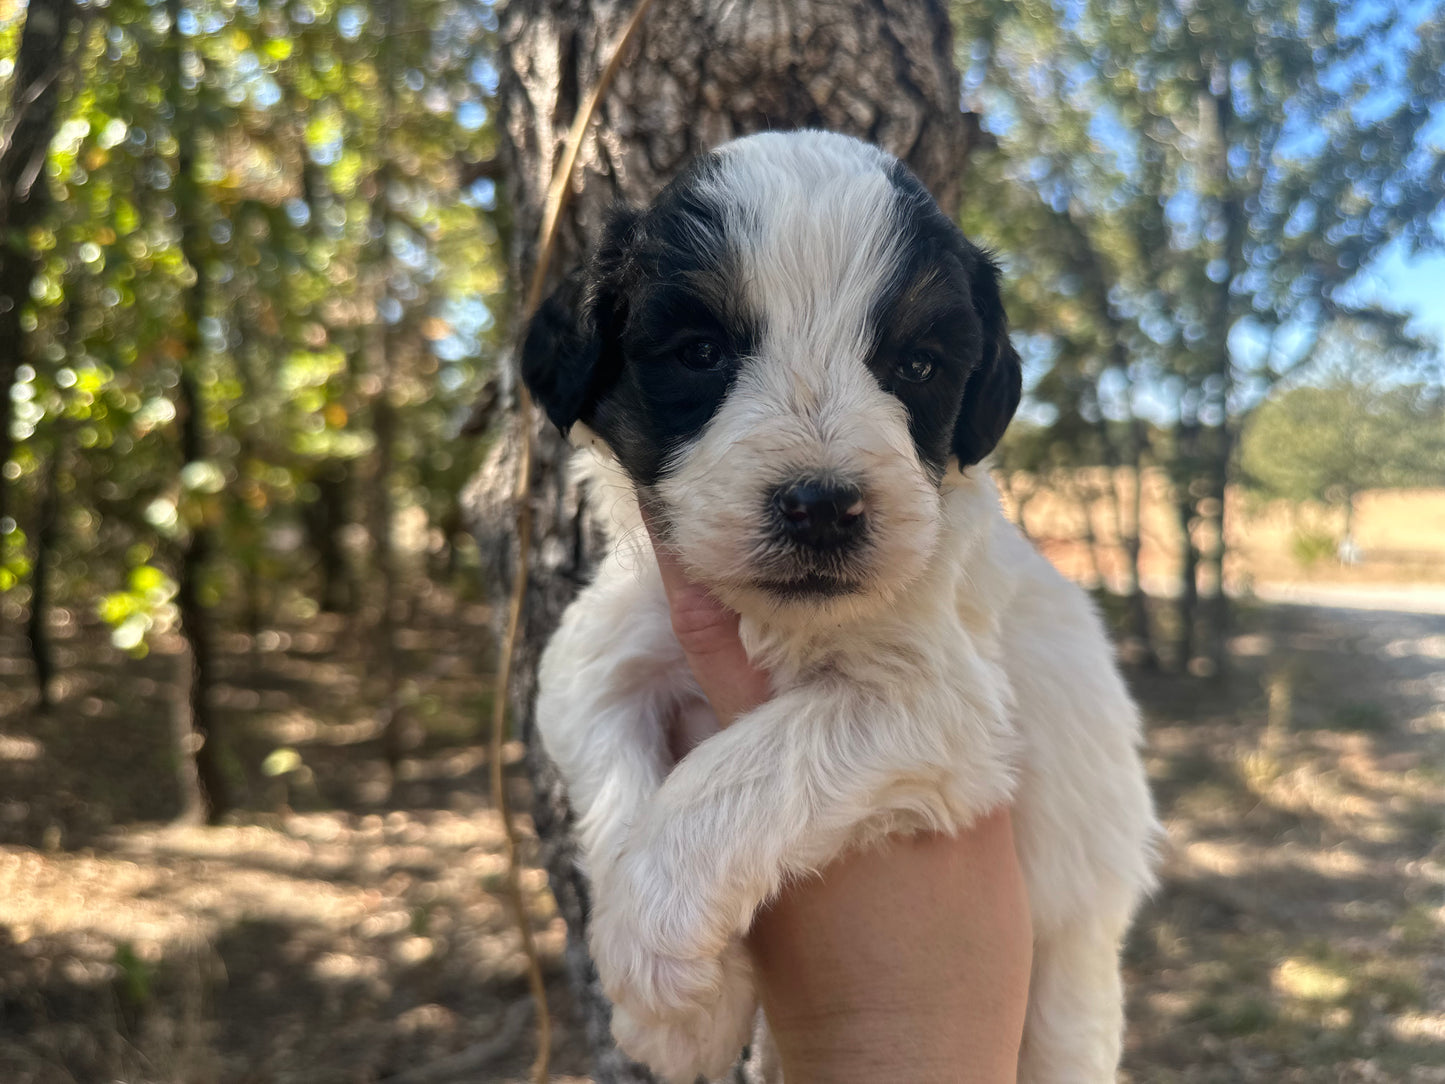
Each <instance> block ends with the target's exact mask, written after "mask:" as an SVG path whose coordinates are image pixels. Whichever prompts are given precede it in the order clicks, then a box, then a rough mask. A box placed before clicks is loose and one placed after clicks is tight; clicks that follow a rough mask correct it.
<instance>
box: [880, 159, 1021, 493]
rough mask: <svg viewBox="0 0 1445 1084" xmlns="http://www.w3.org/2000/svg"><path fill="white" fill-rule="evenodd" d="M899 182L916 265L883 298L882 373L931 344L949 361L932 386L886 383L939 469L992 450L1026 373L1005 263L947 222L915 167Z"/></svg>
mask: <svg viewBox="0 0 1445 1084" xmlns="http://www.w3.org/2000/svg"><path fill="white" fill-rule="evenodd" d="M892 180H893V185H894V187H895V188H896V189H897V190H898V193H899V198H900V200H901V201H902V203H903V207H904V209H905V213H904V221H905V223H906V226H905V229H906V234H907V236H908V238H909V240H908V243H907V245H906V246H905V251H906V252H907V253H908V258H907V259H905V260H904V261H903V263H902V264H901V266H900V267H899V271H898V275H897V277H896V283H897V285H896V287H895V289H894V290H893V291H890V292H889V293H888V294H887V295H885V297H884V298H883V299H882V304H880V306H879V313H878V315H877V316H875V326H876V327H878V328H879V329H880V337H879V344H878V354H879V359H878V360H877V361H875V363H874V371H875V372H880V371H882V370H883V369H884V368H885V367H887V368H890V369H891V367H892V366H895V365H896V364H897V363H898V362H899V361H900V360H902V357H901V354H902V352H903V351H905V350H911V349H915V348H917V347H918V346H923V347H925V348H926V349H928V350H929V352H930V353H932V354H933V355H935V356H936V357H938V358H939V359H940V360H941V361H943V362H944V363H945V364H944V365H943V367H942V370H943V371H941V372H940V373H939V374H938V375H937V376H935V377H934V379H933V380H930V381H929V382H928V383H927V384H923V385H919V386H917V387H916V388H909V387H907V386H904V387H902V388H901V389H900V388H898V387H895V386H894V385H896V384H897V383H898V382H897V381H896V380H894V381H893V382H892V383H891V384H890V383H889V382H888V381H886V380H885V383H884V386H885V387H886V388H888V390H889V391H892V392H893V393H894V394H896V395H898V397H899V398H900V399H902V400H903V402H904V404H905V405H906V406H907V407H908V410H909V418H910V425H911V428H912V432H913V439H914V443H915V444H916V445H917V447H918V452H919V456H920V458H921V459H922V460H923V461H924V462H925V463H928V464H929V465H931V466H933V467H934V468H935V469H936V470H939V471H941V470H942V468H943V465H944V460H945V459H946V458H947V456H948V455H949V454H952V455H953V456H955V457H956V458H957V459H958V464H959V466H961V467H968V466H972V465H973V464H975V463H978V462H979V461H981V460H982V459H983V458H984V456H986V455H988V453H989V452H991V451H993V449H994V447H995V446H996V445H997V444H998V442H999V440H1000V438H1002V437H1003V434H1004V430H1005V429H1007V428H1008V424H1009V422H1010V421H1011V420H1012V419H1013V416H1014V412H1015V411H1017V410H1018V405H1019V398H1020V396H1021V395H1022V391H1023V371H1022V365H1021V363H1020V361H1019V356H1018V352H1017V351H1016V350H1014V347H1013V343H1012V342H1010V340H1009V336H1008V321H1007V318H1006V317H1005V315H1004V310H1003V301H1002V300H1001V299H1000V297H999V274H998V266H997V265H996V264H995V263H994V261H993V259H992V258H991V257H990V256H989V254H988V253H987V252H985V251H984V250H983V249H981V248H979V247H978V246H977V245H975V244H973V243H972V242H971V241H969V240H968V239H967V238H966V237H964V235H963V231H962V230H960V229H959V228H958V226H957V225H956V224H954V223H953V222H952V221H950V220H949V218H948V217H947V216H946V215H944V213H943V212H942V211H940V210H939V208H938V204H936V203H935V202H934V201H933V197H932V196H930V195H929V194H928V192H927V190H926V189H924V187H923V185H922V184H921V183H919V181H918V178H916V177H915V176H914V175H913V174H912V172H910V171H909V169H908V167H907V166H905V165H903V163H901V162H899V163H898V164H897V165H896V166H895V168H894V170H893V175H892Z"/></svg>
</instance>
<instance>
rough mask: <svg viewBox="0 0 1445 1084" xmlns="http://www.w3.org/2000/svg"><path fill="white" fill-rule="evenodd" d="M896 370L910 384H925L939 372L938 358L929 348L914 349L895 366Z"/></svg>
mask: <svg viewBox="0 0 1445 1084" xmlns="http://www.w3.org/2000/svg"><path fill="white" fill-rule="evenodd" d="M894 372H896V373H897V374H898V376H899V377H900V378H902V379H903V380H906V381H908V383H910V384H925V383H927V382H928V381H930V380H932V379H933V374H934V373H936V372H938V358H937V357H936V356H934V355H933V354H930V353H929V352H928V351H927V350H914V351H913V352H912V353H910V354H908V356H907V357H905V358H904V359H903V360H902V361H901V362H899V363H898V365H897V366H895V367H894Z"/></svg>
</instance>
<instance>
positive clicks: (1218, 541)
mask: <svg viewBox="0 0 1445 1084" xmlns="http://www.w3.org/2000/svg"><path fill="white" fill-rule="evenodd" d="M1216 69H1217V70H1216V71H1215V73H1214V82H1215V84H1216V86H1215V89H1214V91H1213V93H1210V94H1208V95H1206V96H1205V97H1204V99H1203V105H1204V108H1203V110H1202V112H1203V115H1204V117H1205V119H1206V121H1208V122H1212V124H1211V125H1210V126H1211V127H1212V132H1211V136H1212V138H1211V147H1210V151H1209V153H1210V155H1211V162H1210V164H1211V167H1212V171H1213V173H1214V177H1213V181H1214V186H1215V189H1216V191H1215V198H1216V199H1217V200H1218V203H1219V215H1220V217H1221V218H1222V219H1223V225H1224V241H1223V243H1224V248H1223V253H1222V255H1223V258H1224V265H1225V268H1226V270H1225V273H1224V275H1223V276H1222V277H1221V279H1220V281H1219V283H1218V285H1217V287H1216V289H1215V291H1214V306H1215V312H1214V320H1213V323H1214V326H1213V328H1212V329H1211V332H1212V333H1211V335H1210V338H1209V342H1210V343H1211V345H1212V351H1211V353H1212V357H1211V362H1212V365H1211V368H1212V370H1213V372H1212V374H1211V375H1213V377H1214V379H1215V381H1216V390H1215V401H1216V403H1217V406H1218V414H1219V423H1218V430H1217V432H1216V434H1215V441H1216V443H1215V446H1214V447H1213V448H1212V449H1211V451H1212V453H1213V454H1212V455H1210V457H1209V461H1208V466H1207V470H1208V479H1209V483H1208V484H1209V495H1210V498H1211V505H1212V508H1213V510H1212V513H1211V515H1210V516H1209V519H1210V521H1211V525H1210V542H1209V548H1208V550H1207V551H1206V552H1205V553H1203V554H1202V555H1201V557H1202V561H1203V565H1204V568H1205V571H1206V574H1207V577H1208V583H1209V595H1208V596H1207V598H1206V605H1205V607H1204V615H1203V616H1204V618H1205V632H1204V637H1203V643H1202V644H1201V645H1200V646H1201V651H1202V654H1203V656H1204V658H1205V659H1206V660H1207V662H1208V666H1209V668H1210V669H1211V670H1212V672H1213V676H1215V677H1216V678H1223V677H1225V676H1226V671H1227V669H1228V662H1229V659H1228V651H1227V647H1228V643H1229V626H1230V612H1229V595H1228V594H1226V592H1225V584H1224V558H1225V553H1226V550H1227V546H1228V541H1227V538H1226V536H1225V530H1226V526H1227V525H1226V523H1225V513H1226V505H1227V503H1228V502H1227V500H1226V498H1227V496H1228V491H1229V470H1230V464H1231V461H1232V459H1233V455H1234V426H1233V424H1232V423H1231V420H1230V417H1229V408H1230V399H1231V398H1232V392H1233V389H1234V362H1233V359H1232V358H1231V357H1230V353H1229V331H1230V328H1231V327H1232V326H1233V323H1234V313H1235V304H1234V299H1233V296H1232V293H1231V289H1232V287H1233V285H1234V279H1235V276H1236V275H1240V274H1243V273H1244V272H1245V271H1246V270H1248V268H1247V267H1246V266H1245V261H1244V241H1245V232H1246V230H1247V223H1246V221H1245V213H1244V200H1243V198H1242V196H1241V195H1240V193H1239V191H1238V186H1237V185H1236V184H1235V182H1234V179H1233V177H1232V176H1231V175H1230V168H1229V148H1230V136H1231V130H1232V129H1233V127H1234V104H1233V102H1232V100H1231V97H1230V92H1229V90H1228V73H1227V72H1226V71H1225V70H1224V67H1223V64H1222V63H1220V64H1217V65H1216Z"/></svg>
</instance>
